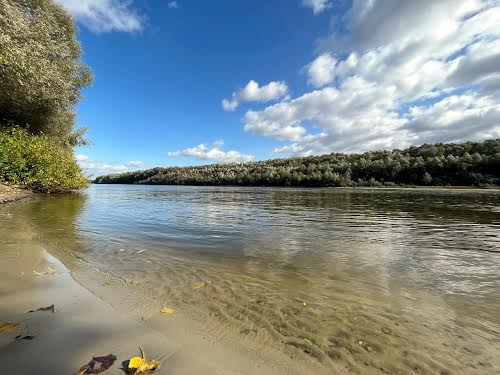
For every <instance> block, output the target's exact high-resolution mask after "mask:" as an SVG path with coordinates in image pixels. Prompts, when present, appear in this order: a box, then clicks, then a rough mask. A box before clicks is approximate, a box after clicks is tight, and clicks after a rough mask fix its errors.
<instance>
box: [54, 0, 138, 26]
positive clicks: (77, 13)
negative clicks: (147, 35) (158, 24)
mask: <svg viewBox="0 0 500 375" xmlns="http://www.w3.org/2000/svg"><path fill="white" fill-rule="evenodd" d="M55 1H56V2H57V3H59V4H61V5H63V6H64V7H65V8H66V9H67V10H68V11H69V12H70V13H71V14H72V15H73V17H74V18H75V19H76V20H77V21H78V22H80V23H81V24H83V25H85V26H86V27H88V28H89V29H90V30H92V31H93V32H97V33H102V32H109V31H126V32H133V31H139V30H141V29H142V21H143V20H142V18H141V17H140V16H139V15H138V14H137V12H136V11H134V10H133V9H132V8H131V6H130V5H131V3H132V2H131V1H129V0H55Z"/></svg>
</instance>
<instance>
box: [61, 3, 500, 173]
mask: <svg viewBox="0 0 500 375" xmlns="http://www.w3.org/2000/svg"><path fill="white" fill-rule="evenodd" d="M56 2H58V3H60V4H62V5H63V6H64V7H65V8H66V9H67V10H68V11H69V12H70V13H71V14H72V15H73V17H74V19H75V21H76V23H77V25H78V28H79V34H78V38H79V40H80V42H81V44H82V48H83V51H84V56H83V60H84V62H85V63H86V64H88V65H89V66H90V67H91V69H92V70H93V72H94V76H95V80H94V83H93V85H92V86H91V87H89V88H86V89H85V90H84V92H83V95H84V98H83V100H82V102H81V103H80V104H79V105H78V107H77V108H76V109H77V112H78V120H77V125H78V126H79V127H87V128H88V134H87V135H88V137H89V138H90V139H91V141H92V142H93V146H92V147H90V148H83V149H78V150H77V159H78V160H79V162H80V164H81V165H82V167H83V168H84V169H85V170H86V171H87V173H88V174H89V175H93V176H97V175H101V174H106V173H119V172H125V171H129V170H135V169H145V168H150V167H154V166H172V165H180V166H183V165H200V164H207V163H214V162H223V163H225V162H234V161H237V162H240V161H250V160H264V159H270V158H278V157H288V156H296V155H319V154H324V153H331V152H364V151H370V150H380V149H393V148H405V147H408V146H410V145H421V144H424V143H433V142H463V141H469V140H470V141H479V140H484V139H491V138H500V0H440V1H435V0H419V1H413V0H352V1H348V0H286V1H285V0H253V1H233V0H213V1H202V0H199V1H196V0H176V1H172V0H135V1H132V0H56Z"/></svg>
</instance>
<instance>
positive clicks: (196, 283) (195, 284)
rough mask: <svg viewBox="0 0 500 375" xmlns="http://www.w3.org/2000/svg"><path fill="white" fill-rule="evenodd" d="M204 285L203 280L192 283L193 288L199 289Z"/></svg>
mask: <svg viewBox="0 0 500 375" xmlns="http://www.w3.org/2000/svg"><path fill="white" fill-rule="evenodd" d="M205 285H207V284H205V282H204V281H197V282H195V283H194V284H193V289H201V288H203V287H204V286H205Z"/></svg>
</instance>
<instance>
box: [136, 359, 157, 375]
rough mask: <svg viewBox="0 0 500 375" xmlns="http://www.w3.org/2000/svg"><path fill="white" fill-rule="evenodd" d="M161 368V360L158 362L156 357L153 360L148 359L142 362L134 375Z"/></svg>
mask: <svg viewBox="0 0 500 375" xmlns="http://www.w3.org/2000/svg"><path fill="white" fill-rule="evenodd" d="M159 368H160V362H158V361H157V360H156V359H152V360H151V361H149V362H148V361H146V360H144V362H142V363H141V364H140V365H139V367H137V369H136V370H135V372H134V375H138V374H145V373H146V372H149V371H153V370H156V369H159Z"/></svg>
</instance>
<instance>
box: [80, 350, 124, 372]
mask: <svg viewBox="0 0 500 375" xmlns="http://www.w3.org/2000/svg"><path fill="white" fill-rule="evenodd" d="M115 361H116V355H114V354H108V355H105V356H102V357H93V358H92V360H91V361H90V362H89V363H87V364H86V365H85V366H82V368H80V370H78V372H77V373H76V375H84V374H100V373H101V372H104V371H106V370H107V369H108V368H110V367H111V366H113V363H115ZM97 364H99V367H97V368H96V367H95V366H96V365H97Z"/></svg>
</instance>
